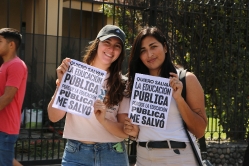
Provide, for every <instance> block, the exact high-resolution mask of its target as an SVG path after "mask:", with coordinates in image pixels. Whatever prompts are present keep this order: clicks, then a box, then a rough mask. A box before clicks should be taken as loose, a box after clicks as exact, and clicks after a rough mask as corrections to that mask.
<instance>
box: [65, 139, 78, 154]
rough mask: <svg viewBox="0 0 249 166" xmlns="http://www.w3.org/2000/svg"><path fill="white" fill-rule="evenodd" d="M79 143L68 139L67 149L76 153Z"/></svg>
mask: <svg viewBox="0 0 249 166" xmlns="http://www.w3.org/2000/svg"><path fill="white" fill-rule="evenodd" d="M77 147H78V145H77V144H76V143H74V142H72V141H67V144H66V147H65V150H66V151H67V152H69V153H75V152H76V151H77Z"/></svg>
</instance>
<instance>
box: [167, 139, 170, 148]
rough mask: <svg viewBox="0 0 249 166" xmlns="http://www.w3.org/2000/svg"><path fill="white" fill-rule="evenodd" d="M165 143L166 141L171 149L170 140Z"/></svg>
mask: <svg viewBox="0 0 249 166" xmlns="http://www.w3.org/2000/svg"><path fill="white" fill-rule="evenodd" d="M167 143H168V146H169V149H171V144H170V140H167Z"/></svg>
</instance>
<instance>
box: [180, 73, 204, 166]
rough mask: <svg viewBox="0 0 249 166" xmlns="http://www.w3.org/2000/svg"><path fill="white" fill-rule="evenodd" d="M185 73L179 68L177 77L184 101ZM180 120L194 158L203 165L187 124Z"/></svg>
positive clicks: (200, 165)
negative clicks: (180, 83) (180, 84)
mask: <svg viewBox="0 0 249 166" xmlns="http://www.w3.org/2000/svg"><path fill="white" fill-rule="evenodd" d="M186 73H187V70H182V69H181V70H180V71H179V79H180V81H181V82H182V85H183V88H182V97H183V98H184V100H185V101H186V80H185V76H186ZM182 121H183V125H184V128H185V131H186V134H187V136H188V139H189V142H190V144H191V147H192V150H193V152H194V155H195V158H196V160H197V162H198V164H199V166H203V164H202V161H201V158H200V156H199V154H198V152H197V150H196V148H195V145H194V142H193V140H192V138H191V136H190V134H189V132H188V129H187V125H186V123H185V122H184V120H182Z"/></svg>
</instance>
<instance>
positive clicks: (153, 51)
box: [140, 36, 167, 76]
mask: <svg viewBox="0 0 249 166" xmlns="http://www.w3.org/2000/svg"><path fill="white" fill-rule="evenodd" d="M166 52H167V49H166V46H163V45H162V44H161V43H160V42H159V41H157V40H156V38H154V37H153V36H147V37H145V38H144V39H143V40H142V42H141V50H140V59H141V61H142V62H143V64H144V65H145V66H146V67H147V68H148V69H149V72H150V75H153V76H158V75H159V73H160V70H161V67H162V64H163V62H164V60H165V53H166Z"/></svg>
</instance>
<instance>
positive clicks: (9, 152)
mask: <svg viewBox="0 0 249 166" xmlns="http://www.w3.org/2000/svg"><path fill="white" fill-rule="evenodd" d="M21 41H22V36H21V34H20V33H19V32H18V31H17V30H15V29H13V28H2V29H0V59H1V60H0V117H1V120H0V165H1V166H10V165H12V164H13V163H12V162H13V158H14V145H15V142H16V140H17V138H18V134H19V130H20V122H21V109H22V104H23V100H24V94H25V91H26V83H27V75H28V72H27V66H26V65H25V63H24V62H23V61H22V60H21V59H20V58H19V57H18V56H17V50H18V48H19V46H20V44H21Z"/></svg>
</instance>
